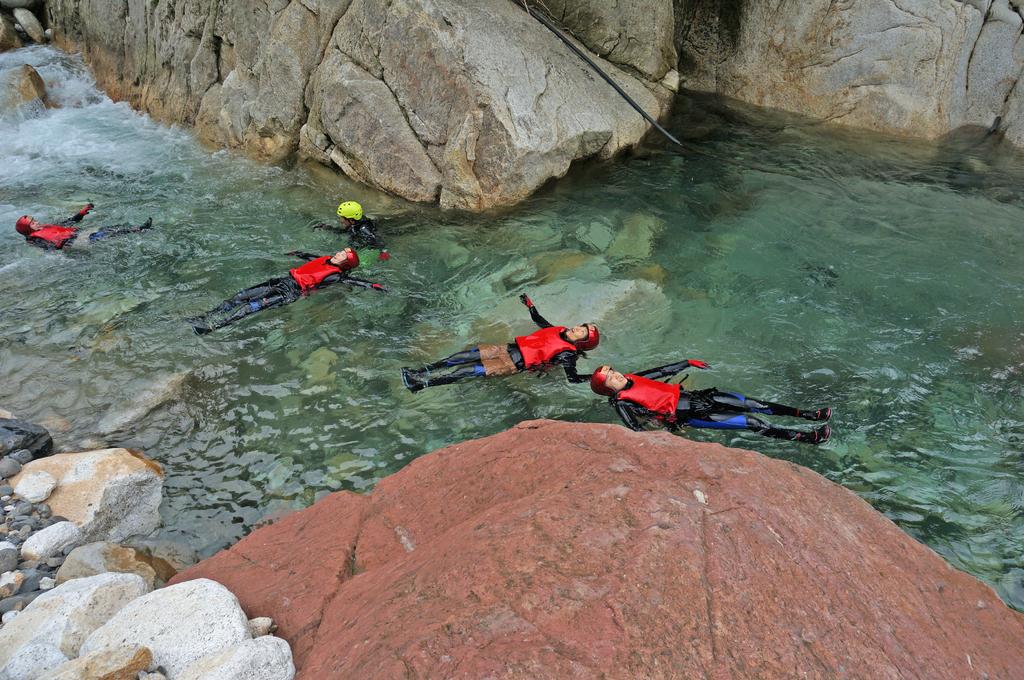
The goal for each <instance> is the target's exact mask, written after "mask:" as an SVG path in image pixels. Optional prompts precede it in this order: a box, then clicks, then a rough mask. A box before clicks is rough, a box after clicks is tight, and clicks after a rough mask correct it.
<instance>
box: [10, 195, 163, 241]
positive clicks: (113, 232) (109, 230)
mask: <svg viewBox="0 0 1024 680" xmlns="http://www.w3.org/2000/svg"><path fill="white" fill-rule="evenodd" d="M92 207H93V206H92V204H91V203H90V204H89V205H87V206H86V207H85V208H82V210H80V211H79V212H77V213H75V214H74V215H72V216H71V217H69V218H67V219H66V220H61V221H60V222H51V223H48V224H44V225H43V227H42V228H43V229H45V228H46V227H74V226H75V225H76V224H78V223H79V222H81V221H82V220H83V219H85V216H86V215H88V214H89V211H90V210H92ZM152 226H153V220H152V218H150V219H148V220H146V221H145V223H143V224H140V225H137V226H136V225H130V224H114V225H111V226H108V227H101V228H100V229H98V230H97V231H95V232H93V233H91V234H89V240H90V241H99V240H101V239H105V238H109V237H111V236H121V235H123V234H134V233H137V232H140V231H143V230H145V229H149V228H150V227H152ZM76 238H78V232H77V229H76V232H75V233H74V234H72V235H71V236H68V237H64V238H62V239H61V241H60V242H58V243H54V242H52V241H47V240H45V239H42V238H38V237H34V236H33V235H32V234H27V235H26V236H25V242H26V243H28V244H29V245H33V246H35V247H36V248H42V249H43V250H61V249H63V248H64V246H69V245H71V244H72V243H74V242H75V239H76Z"/></svg>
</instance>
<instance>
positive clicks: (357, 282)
mask: <svg viewBox="0 0 1024 680" xmlns="http://www.w3.org/2000/svg"><path fill="white" fill-rule="evenodd" d="M330 279H331V277H327V278H326V279H324V281H325V282H328V281H329V282H330V283H334V281H330ZM337 281H338V282H339V283H347V284H348V285H350V286H356V287H357V288H370V289H373V290H379V291H380V292H382V293H387V292H388V289H387V288H385V287H384V286H382V285H381V284H379V283H373V282H372V281H367V280H365V279H359V278H356V277H354V276H346V277H341V276H339V277H338V279H337Z"/></svg>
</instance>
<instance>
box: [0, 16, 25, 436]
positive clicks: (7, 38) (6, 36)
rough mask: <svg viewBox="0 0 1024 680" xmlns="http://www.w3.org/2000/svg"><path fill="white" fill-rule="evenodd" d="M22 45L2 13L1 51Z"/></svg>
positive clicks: (0, 17) (0, 414) (12, 26)
mask: <svg viewBox="0 0 1024 680" xmlns="http://www.w3.org/2000/svg"><path fill="white" fill-rule="evenodd" d="M21 46H22V42H21V37H20V36H19V35H18V32H17V31H15V30H14V22H13V21H11V20H10V19H9V18H8V17H7V15H6V14H0V52H6V51H7V50H16V49H18V48H19V47H21ZM0 416H2V417H5V418H10V417H11V416H10V414H9V413H8V414H7V415H3V413H2V412H0Z"/></svg>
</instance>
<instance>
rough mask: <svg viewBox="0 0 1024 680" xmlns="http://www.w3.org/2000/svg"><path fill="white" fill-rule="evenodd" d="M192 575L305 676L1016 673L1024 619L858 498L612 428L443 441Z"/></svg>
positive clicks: (720, 450)
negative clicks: (218, 591)
mask: <svg viewBox="0 0 1024 680" xmlns="http://www.w3.org/2000/svg"><path fill="white" fill-rule="evenodd" d="M197 577H204V578H213V579H216V580H219V581H221V582H222V583H224V584H226V585H228V587H230V588H231V589H232V590H233V591H234V592H235V593H237V594H238V596H239V597H240V598H241V601H242V603H243V605H244V606H245V607H246V608H247V609H248V610H249V612H250V613H257V612H258V613H260V614H264V615H269V616H273V617H274V620H275V621H277V622H278V624H279V626H280V627H279V634H280V635H282V636H283V637H284V638H285V639H287V640H288V641H289V642H291V643H292V647H293V652H294V654H295V661H296V665H297V666H298V667H299V668H300V676H301V677H303V678H324V677H359V678H393V677H409V676H416V677H449V676H454V675H457V676H459V677H531V678H545V677H551V678H554V677H557V678H563V677H597V676H599V675H601V674H602V673H605V672H607V671H608V670H609V669H616V671H618V672H619V674H620V675H621V676H623V677H645V678H662V677H665V678H667V677H673V678H678V677H721V678H726V677H737V678H738V677H864V678H883V677H902V676H903V675H904V674H905V673H906V672H908V671H909V669H913V673H914V674H915V675H916V676H918V677H928V678H961V677H984V676H985V675H986V674H987V676H988V677H990V678H997V677H998V678H1003V677H1007V678H1008V677H1015V676H1016V675H1017V674H1019V672H1020V668H1022V667H1024V666H1022V663H1024V617H1022V616H1021V615H1020V614H1017V613H1015V612H1013V611H1011V610H1009V609H1008V608H1007V607H1006V606H1005V605H1003V604H1002V603H1001V602H1000V601H999V599H998V598H997V597H996V596H995V594H994V593H993V592H992V591H991V590H990V589H989V588H988V587H986V586H985V585H984V584H982V583H980V582H978V581H976V580H975V579H974V578H972V577H970V576H968V575H966V574H964V573H961V572H959V571H956V570H954V569H952V568H951V567H950V566H949V565H947V564H946V563H945V562H943V561H942V559H941V558H939V557H938V556H937V555H936V554H935V553H933V552H932V551H931V550H929V549H928V548H926V547H925V546H923V545H921V544H919V543H917V542H915V541H914V540H912V539H911V538H909V537H908V536H907V535H906V534H904V533H903V532H902V531H900V530H899V529H898V528H897V527H896V526H895V525H894V524H892V523H891V522H890V521H889V520H887V519H886V518H885V517H884V516H882V515H880V514H879V513H877V512H875V511H874V510H873V509H871V507H870V506H868V505H867V504H866V503H864V502H863V501H862V500H860V499H859V498H857V497H856V496H855V495H854V494H852V493H850V492H848V491H846V490H844V489H842V488H840V487H838V486H836V485H834V484H832V483H831V482H829V481H827V480H825V479H824V478H822V477H820V476H819V475H817V474H815V473H813V472H811V471H809V470H806V469H804V468H800V467H798V466H795V465H792V464H790V463H786V462H782V461H777V460H772V459H769V458H765V457H763V456H760V455H758V454H755V453H751V452H746V451H739V450H735V449H727V448H724V447H721V446H718V445H714V444H698V443H694V442H689V441H686V440H684V439H681V438H678V437H674V436H672V435H669V434H665V433H646V434H636V433H632V432H629V431H627V430H625V429H623V428H621V427H616V426H606V425H580V424H577V423H560V422H551V421H536V422H528V423H523V424H521V425H519V426H518V427H516V428H514V429H512V430H510V431H508V432H505V433H503V434H500V435H497V436H494V437H490V438H487V439H483V440H479V441H475V442H468V443H465V444H460V445H458V446H453V447H450V448H447V449H443V450H441V451H438V452H435V453H433V454H430V455H428V456H424V457H422V458H420V459H418V460H416V461H414V462H413V463H412V464H410V465H409V466H408V467H406V468H405V469H403V470H402V471H400V472H399V473H397V474H395V475H393V476H391V477H389V478H387V479H385V480H383V481H382V482H381V483H380V484H379V485H378V486H377V487H376V489H375V490H374V491H373V493H372V494H371V495H369V496H356V495H353V494H348V493H339V494H334V495H331V496H328V497H326V498H325V499H324V500H322V501H320V502H319V503H317V504H316V505H315V506H313V507H312V508H310V509H308V510H305V511H302V512H299V513H296V514H294V515H291V516H289V517H286V518H285V519H282V520H280V521H279V522H277V523H276V524H273V525H271V526H269V527H266V528H264V529H260V530H258V531H256V532H254V533H253V534H251V535H250V536H248V537H246V538H245V539H243V540H242V541H240V542H239V543H238V544H237V545H235V546H234V547H232V548H231V549H229V550H227V551H224V552H222V553H219V554H218V555H216V556H214V557H213V558H211V559H209V560H207V561H205V562H202V563H200V564H199V565H198V566H197V567H195V568H193V569H191V570H189V571H187V572H185V573H183V574H180V575H179V576H178V577H177V580H185V579H190V578H197ZM328 583H333V584H334V585H333V587H328V586H327V585H326V584H328Z"/></svg>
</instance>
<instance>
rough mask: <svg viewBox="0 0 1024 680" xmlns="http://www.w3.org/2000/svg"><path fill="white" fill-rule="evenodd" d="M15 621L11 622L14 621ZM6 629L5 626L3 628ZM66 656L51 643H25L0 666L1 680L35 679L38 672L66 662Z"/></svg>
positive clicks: (43, 671)
mask: <svg viewBox="0 0 1024 680" xmlns="http://www.w3.org/2000/svg"><path fill="white" fill-rule="evenodd" d="M16 621H17V619H15V621H13V622H12V624H13V623H15V622H16ZM5 630H6V628H5ZM67 660H68V657H67V656H66V655H64V654H63V653H62V652H61V651H60V650H59V649H57V648H56V647H54V646H53V645H50V644H46V643H40V644H32V645H26V646H25V647H22V648H21V649H19V650H18V653H17V654H16V655H15V656H14V657H13V658H12V659H11V660H10V661H8V662H7V663H6V664H5V665H4V666H3V668H0V678H2V679H3V680H36V678H37V677H39V675H40V674H42V673H45V672H46V671H48V670H50V669H51V668H56V667H57V666H60V665H61V664H62V663H66V662H67Z"/></svg>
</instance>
